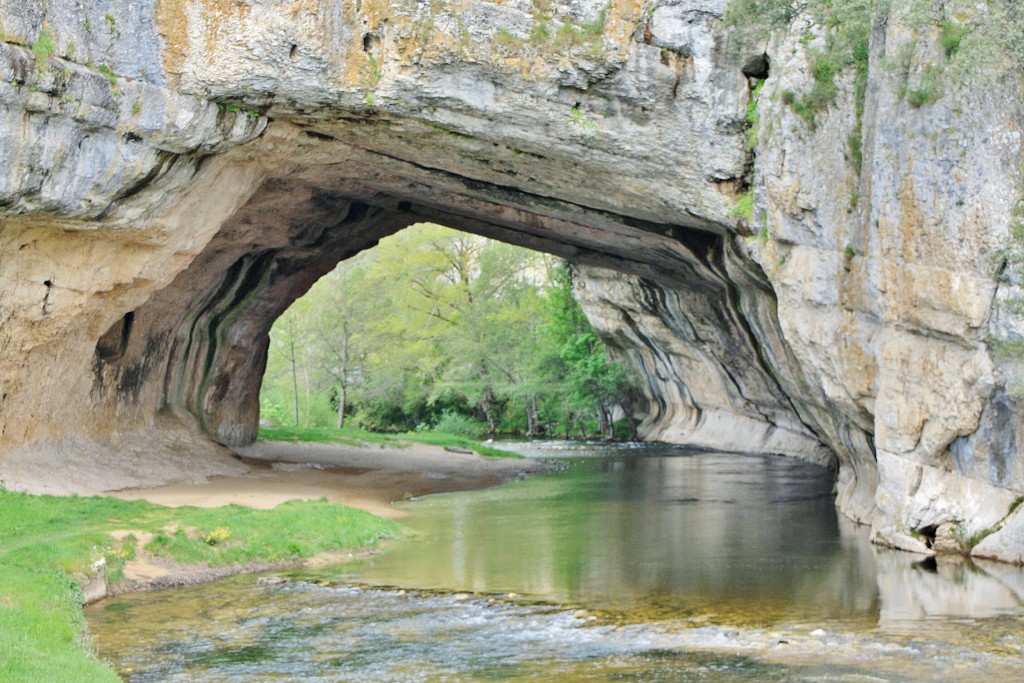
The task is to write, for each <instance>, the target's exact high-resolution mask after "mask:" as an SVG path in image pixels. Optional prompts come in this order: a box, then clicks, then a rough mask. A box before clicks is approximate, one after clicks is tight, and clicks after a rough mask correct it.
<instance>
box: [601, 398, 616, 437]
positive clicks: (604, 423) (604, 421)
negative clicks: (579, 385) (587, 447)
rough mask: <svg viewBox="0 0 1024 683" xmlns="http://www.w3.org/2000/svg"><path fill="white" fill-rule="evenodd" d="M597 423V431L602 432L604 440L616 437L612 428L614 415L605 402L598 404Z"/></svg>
mask: <svg viewBox="0 0 1024 683" xmlns="http://www.w3.org/2000/svg"><path fill="white" fill-rule="evenodd" d="M597 423H598V428H597V429H598V431H599V432H601V436H602V438H605V439H611V438H612V437H613V436H615V430H614V428H613V426H612V413H611V411H610V410H609V409H608V406H607V405H605V403H604V401H598V404H597Z"/></svg>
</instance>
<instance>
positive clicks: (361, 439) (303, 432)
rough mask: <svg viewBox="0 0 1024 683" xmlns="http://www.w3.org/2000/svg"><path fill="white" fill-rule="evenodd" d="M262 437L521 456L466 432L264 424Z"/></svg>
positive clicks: (499, 456)
mask: <svg viewBox="0 0 1024 683" xmlns="http://www.w3.org/2000/svg"><path fill="white" fill-rule="evenodd" d="M259 440H260V441H292V442H302V443H306V442H309V443H341V444H346V445H348V446H368V445H374V444H376V445H381V446H389V447H391V448H407V447H409V446H410V445H412V444H414V443H421V444H426V445H428V446H441V447H445V446H454V447H457V448H466V449H469V450H471V451H474V452H476V453H479V454H480V455H487V456H490V457H495V458H518V457H520V456H519V455H518V454H517V453H512V452H510V451H503V450H501V449H498V448H491V447H489V446H485V445H484V444H482V443H480V442H479V441H474V440H473V439H470V438H468V437H465V436H459V435H457V434H447V433H445V432H405V433H402V434H380V433H377V432H368V431H366V430H364V429H351V428H348V427H346V428H345V429H336V428H333V427H262V428H260V435H259Z"/></svg>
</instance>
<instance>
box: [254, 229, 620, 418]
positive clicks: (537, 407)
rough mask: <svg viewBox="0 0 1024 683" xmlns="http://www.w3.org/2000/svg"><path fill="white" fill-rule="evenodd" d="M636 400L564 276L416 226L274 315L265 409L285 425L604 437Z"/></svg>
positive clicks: (542, 262) (552, 262)
mask: <svg viewBox="0 0 1024 683" xmlns="http://www.w3.org/2000/svg"><path fill="white" fill-rule="evenodd" d="M633 393H635V392H632V390H631V385H630V383H629V382H628V381H627V379H626V375H625V372H624V371H623V370H622V368H620V367H619V366H617V365H616V364H614V363H611V362H609V361H608V359H607V357H606V352H605V348H604V345H603V344H601V342H600V340H599V339H598V338H597V336H596V335H595V334H594V331H593V329H591V327H590V324H589V322H587V319H586V317H585V316H584V315H583V313H582V311H581V310H580V307H579V304H577V303H576V301H575V299H574V298H573V296H572V276H571V271H570V268H569V266H568V265H567V264H564V263H563V262H561V261H559V260H557V259H553V258H550V257H546V256H543V255H540V254H537V253H535V252H530V251H528V250H525V249H521V248H517V247H512V246H509V245H506V244H501V243H498V242H492V241H489V240H486V239H483V238H481V237H476V236H472V235H466V234H462V233H458V232H456V231H454V230H449V229H447V228H443V227H441V226H436V225H421V226H416V227H414V228H412V229H411V230H408V231H405V232H402V233H400V234H398V235H395V236H393V237H390V238H388V239H385V240H382V242H381V244H380V245H379V246H378V247H376V248H375V249H373V250H371V251H368V252H365V253H364V254H362V255H360V256H359V257H357V258H356V259H353V260H351V261H347V262H345V263H342V264H341V265H340V266H339V267H338V269H337V270H335V271H334V272H333V273H331V274H329V275H328V276H326V277H324V278H323V279H322V280H321V281H320V282H318V283H317V284H316V285H315V286H314V287H313V288H312V289H311V290H310V292H309V293H308V294H307V295H306V296H305V297H303V298H302V299H300V300H299V301H297V302H295V304H293V306H292V307H291V308H290V309H289V310H288V311H287V312H286V313H285V314H284V315H283V316H281V318H280V319H279V320H278V321H277V323H276V324H275V325H274V328H273V330H272V332H271V348H270V354H269V358H268V364H267V371H266V374H265V376H264V382H263V389H262V392H261V401H260V405H261V416H262V417H264V418H267V419H268V420H269V421H272V422H273V423H274V424H276V425H281V426H300V427H307V426H317V427H321V426H322V427H327V426H331V425H333V426H345V425H352V426H356V427H360V428H363V429H368V430H372V431H377V432H407V431H412V430H423V429H425V428H427V429H435V430H437V431H439V432H441V431H443V432H448V433H453V434H460V435H465V436H472V437H479V436H481V435H482V434H484V433H489V434H495V433H498V432H511V433H518V434H525V435H528V436H539V435H541V434H552V433H558V434H561V435H565V434H572V435H586V436H590V435H593V434H595V433H601V434H605V435H609V436H610V435H611V434H612V424H611V422H612V421H611V415H612V413H613V412H614V408H615V406H617V405H618V406H622V405H625V404H626V403H628V401H629V400H630V399H631V396H632V395H633Z"/></svg>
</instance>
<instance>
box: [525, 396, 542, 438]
mask: <svg viewBox="0 0 1024 683" xmlns="http://www.w3.org/2000/svg"><path fill="white" fill-rule="evenodd" d="M523 402H524V403H525V408H526V438H528V439H532V438H534V437H538V436H540V431H541V428H540V416H539V415H538V414H537V399H535V398H534V397H533V396H524V397H523Z"/></svg>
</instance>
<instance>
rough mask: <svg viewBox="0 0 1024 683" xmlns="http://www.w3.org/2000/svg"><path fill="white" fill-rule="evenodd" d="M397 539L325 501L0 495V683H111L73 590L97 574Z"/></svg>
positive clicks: (382, 526)
mask: <svg viewBox="0 0 1024 683" xmlns="http://www.w3.org/2000/svg"><path fill="white" fill-rule="evenodd" d="M399 531H400V527H399V526H398V525H396V524H395V523H393V522H390V521H387V520H383V519H380V518H378V517H374V516H373V515H370V514H369V513H366V512H362V511H360V510H353V509H351V508H348V507H345V506H343V505H336V504H330V503H327V502H325V501H305V502H298V501H296V502H290V503H285V504H283V505H280V506H278V507H277V508H275V509H273V510H253V509H250V508H244V507H240V506H236V505H230V506H227V507H223V508H214V509H198V508H166V507H162V506H158V505H153V504H151V503H146V502H144V501H123V500H118V499H115V498H105V497H90V498H82V497H77V496H72V497H56V496H31V495H27V494H21V493H12V492H9V491H5V490H3V489H2V488H0V681H5V682H7V681H10V682H11V683H14V682H22V681H24V682H36V681H39V682H42V681H46V683H62V682H64V681H67V682H68V683H81V682H83V681H111V683H114V682H116V681H119V680H120V679H119V678H118V676H117V675H116V674H115V673H114V672H113V671H112V670H111V669H109V668H108V667H106V666H105V665H104V664H102V663H101V662H99V661H97V660H96V659H95V658H93V657H92V656H91V655H90V653H89V643H88V641H87V639H85V638H84V637H83V632H84V626H85V623H84V617H83V616H82V592H81V589H80V587H79V582H82V581H84V580H86V579H87V578H89V577H90V576H92V575H94V574H95V573H96V572H97V571H105V572H106V575H107V578H108V580H109V581H111V582H113V583H116V582H118V581H120V580H123V571H124V566H125V563H126V562H128V561H130V560H131V559H134V558H135V557H136V556H137V555H139V554H143V553H145V554H147V555H151V556H156V557H164V558H169V559H173V560H175V561H178V562H182V563H190V564H203V565H209V566H224V565H242V566H244V565H247V564H250V563H256V562H283V561H289V560H300V559H303V558H309V557H312V556H314V555H316V554H318V553H321V552H324V551H330V550H345V549H351V548H357V547H364V546H368V545H373V544H375V543H376V542H377V541H378V540H379V539H382V538H390V537H394V536H396V535H397V534H398V533H399ZM114 532H116V533H114ZM140 539H147V541H146V543H145V544H143V543H142V541H140Z"/></svg>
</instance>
